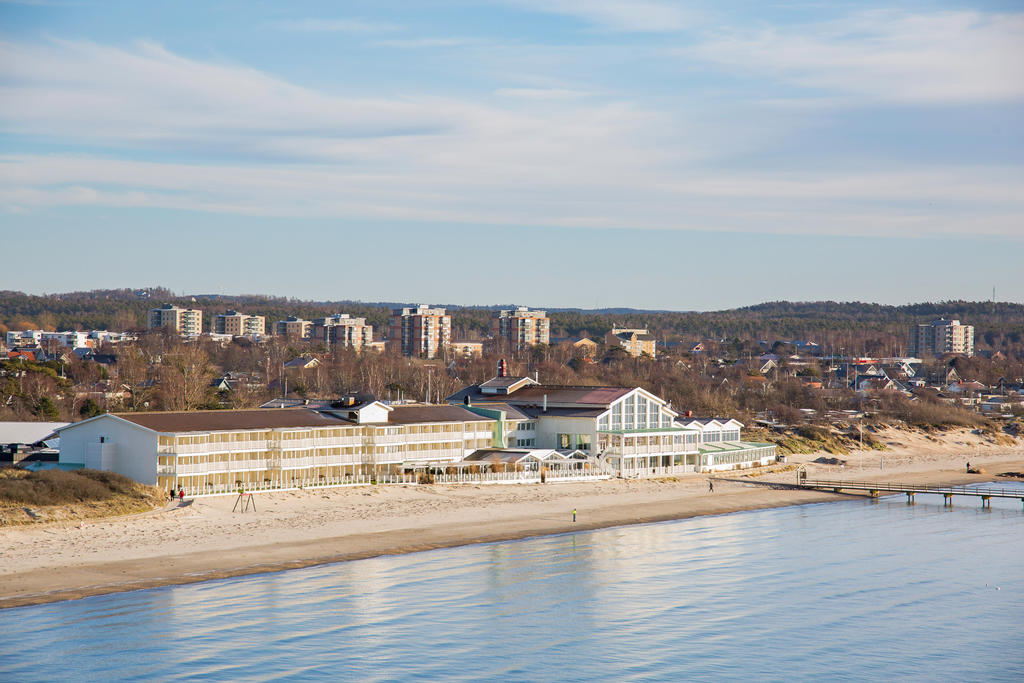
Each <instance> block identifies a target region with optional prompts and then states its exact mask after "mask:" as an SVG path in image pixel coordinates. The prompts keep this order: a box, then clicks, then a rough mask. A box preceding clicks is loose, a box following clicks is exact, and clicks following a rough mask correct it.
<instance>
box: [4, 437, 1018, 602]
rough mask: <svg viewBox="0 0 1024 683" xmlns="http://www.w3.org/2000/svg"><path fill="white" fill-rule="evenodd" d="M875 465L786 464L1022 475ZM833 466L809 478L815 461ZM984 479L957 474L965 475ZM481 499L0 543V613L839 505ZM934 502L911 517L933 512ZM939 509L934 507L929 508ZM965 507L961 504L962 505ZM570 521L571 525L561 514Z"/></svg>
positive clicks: (137, 526)
mask: <svg viewBox="0 0 1024 683" xmlns="http://www.w3.org/2000/svg"><path fill="white" fill-rule="evenodd" d="M875 438H876V439H880V440H882V441H883V442H885V443H887V444H888V445H889V450H886V451H858V452H854V453H852V454H850V455H845V456H829V455H828V454H811V455H801V456H790V459H789V465H790V466H792V465H794V464H806V466H807V468H808V476H810V477H812V478H813V477H821V478H830V479H850V480H852V479H857V480H875V481H901V482H908V483H909V482H915V483H921V484H960V483H968V482H983V481H992V480H995V479H997V478H998V477H997V476H996V475H997V474H998V473H1000V472H1007V471H1016V472H1020V471H1024V446H1022V445H1021V444H1019V443H1018V444H1017V445H1014V446H1005V445H1004V446H1000V445H995V444H993V443H991V442H988V441H986V440H985V439H983V438H981V437H978V436H976V435H973V434H971V433H970V432H967V431H961V432H951V433H947V434H945V435H943V436H942V438H935V437H929V436H926V435H923V434H919V433H914V434H909V433H906V432H895V431H889V432H884V433H882V434H878V435H875ZM821 456H825V457H838V458H839V459H840V460H842V461H845V462H844V463H843V464H819V463H813V462H812V461H813V460H815V459H817V458H819V457H821ZM966 461H970V462H971V464H972V466H981V467H982V468H984V470H985V473H984V474H972V475H968V474H966V473H965V469H964V464H965V462H966ZM747 474H750V471H741V472H736V473H730V474H721V475H717V478H716V480H715V490H714V492H713V493H711V492H709V491H708V478H707V477H704V476H699V475H691V476H686V477H680V478H677V479H663V480H607V481H597V482H586V483H561V484H528V485H490V486H475V485H465V486H365V487H350V488H334V489H318V490H305V491H289V492H277V493H267V494H258V495H256V496H255V505H256V508H257V509H256V510H255V511H249V512H246V513H238V512H232V506H233V505H234V504H235V498H234V497H233V496H221V497H210V498H198V499H195V500H193V501H186V504H185V505H183V506H179V505H178V504H176V503H175V504H170V505H168V506H167V507H165V508H163V509H159V510H154V511H151V512H147V513H144V514H141V515H134V516H129V517H119V518H107V519H99V520H92V521H87V522H84V523H82V524H77V523H76V524H69V523H59V522H50V523H39V524H34V525H31V526H26V527H15V528H7V529H3V530H0V586H2V587H0V607H14V606H18V605H26V604H34V603H43V602H52V601H57V600H68V599H75V598H80V597H84V596H87V595H96V594H102V593H111V592H117V591H125V590H135V589H140V588H148V587H153V586H160V585H171V584H181V583H191V582H195V581H202V580H207V579H212V578H220V577H227V576H238V575H244V574H252V573H258V572H267V571H279V570H282V569H290V568H296V567H303V566H309V565H314V564H322V563H326V562H338V561H344V560H352V559H359V558H366V557H373V556H378V555H387V554H396V553H405V552H415V551H420V550H428V549H432V548H441V547H448V546H456V545H464V544H470V543H484V542H491V541H501V540H510V539H517V538H525V537H529V536H537V535H543V534H554V533H564V532H571V531H584V530H588V529H596V528H602V527H610V526H619V525H624V524H637V523H647V522H658V521H665V520H671V519H681V518H686V517H693V516H697V515H710V514H722V513H727V512H734V511H739V510H749V509H758V508H769V507H777V506H784V505H798V504H805V503H814V502H825V501H834V500H840V499H842V498H843V496H842V495H836V494H833V493H823V492H815V491H804V490H793V489H789V488H785V487H773V486H769V485H766V484H771V483H781V484H792V483H794V482H795V480H796V475H795V472H794V471H793V470H792V469H789V470H787V471H781V472H775V473H770V474H761V476H756V477H745V476H744V475H747ZM939 500H941V499H935V500H934V501H931V502H928V501H927V500H926V499H920V500H919V502H918V504H919V505H920V504H935V503H937V502H938V501H939ZM939 504H941V503H939ZM963 504H965V505H969V504H973V502H971V503H968V502H964V503H963ZM574 508H575V509H576V510H577V513H578V514H577V521H576V522H575V523H574V522H573V521H572V510H573V509H574Z"/></svg>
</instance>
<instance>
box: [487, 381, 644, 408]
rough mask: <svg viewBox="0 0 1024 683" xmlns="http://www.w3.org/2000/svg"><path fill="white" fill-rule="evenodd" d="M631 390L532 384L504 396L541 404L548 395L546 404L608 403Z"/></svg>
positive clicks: (508, 400)
mask: <svg viewBox="0 0 1024 683" xmlns="http://www.w3.org/2000/svg"><path fill="white" fill-rule="evenodd" d="M631 391H633V388H630V387H571V386H550V385H543V384H540V385H534V386H529V387H523V388H522V389H519V390H518V391H516V392H514V393H512V394H510V395H509V396H507V397H505V402H506V403H511V404H513V405H515V404H520V403H536V404H537V405H541V404H542V403H543V401H544V397H545V396H547V397H548V405H551V404H557V403H572V404H582V405H609V404H610V403H613V402H614V401H616V400H617V399H620V398H622V397H623V396H625V395H626V394H628V393H629V392H631Z"/></svg>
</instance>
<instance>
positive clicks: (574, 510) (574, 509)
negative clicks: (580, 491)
mask: <svg viewBox="0 0 1024 683" xmlns="http://www.w3.org/2000/svg"><path fill="white" fill-rule="evenodd" d="M572 521H574V522H575V521H576V508H573V509H572Z"/></svg>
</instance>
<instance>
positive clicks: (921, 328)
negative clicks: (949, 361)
mask: <svg viewBox="0 0 1024 683" xmlns="http://www.w3.org/2000/svg"><path fill="white" fill-rule="evenodd" d="M908 351H909V352H910V353H911V354H912V355H915V356H941V355H943V354H945V353H959V354H963V355H965V356H973V355H974V326H973V325H961V324H960V321H959V320H946V319H945V318H940V319H939V320H933V321H932V322H930V323H926V324H923V325H915V326H914V327H912V328H910V348H909V349H908Z"/></svg>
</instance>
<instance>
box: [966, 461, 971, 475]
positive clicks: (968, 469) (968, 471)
mask: <svg viewBox="0 0 1024 683" xmlns="http://www.w3.org/2000/svg"><path fill="white" fill-rule="evenodd" d="M970 473H971V463H967V474H970Z"/></svg>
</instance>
